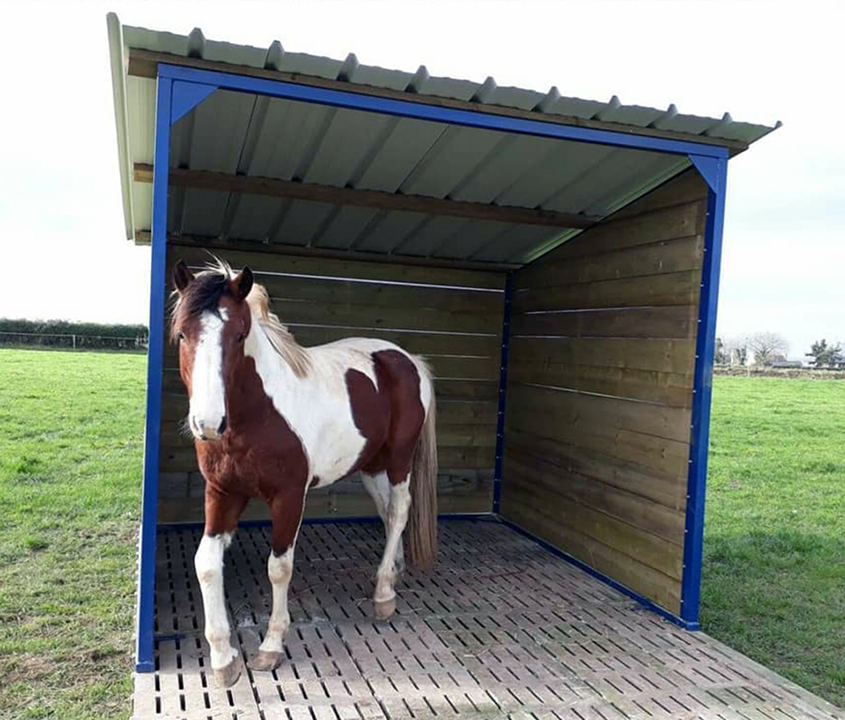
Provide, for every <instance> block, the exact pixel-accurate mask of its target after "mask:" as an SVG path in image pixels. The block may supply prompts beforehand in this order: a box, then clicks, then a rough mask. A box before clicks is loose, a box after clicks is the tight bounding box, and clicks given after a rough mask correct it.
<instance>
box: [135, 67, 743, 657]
mask: <svg viewBox="0 0 845 720" xmlns="http://www.w3.org/2000/svg"><path fill="white" fill-rule="evenodd" d="M218 89H222V90H231V91H237V92H246V93H253V94H257V95H267V96H271V97H278V98H285V99H289V100H298V101H302V102H311V103H318V104H322V105H329V106H333V107H339V108H348V109H354V110H362V111H367V112H374V113H380V114H386V115H394V116H399V117H409V118H416V119H419V120H429V121H433V122H441V123H448V124H452V125H461V126H465V127H475V128H484V129H488V130H500V131H503V132H510V133H518V134H525V135H534V136H539V137H548V138H555V139H559V140H573V141H577V142H586V143H594V144H600V145H607V146H612V147H620V148H630V149H635V150H648V151H652V152H661V153H668V154H672V155H682V156H686V157H688V158H689V159H690V161H691V162H692V163H693V165H694V166H695V167H696V168H697V169H698V170H699V172H700V173H701V175H702V176H703V177H704V178H705V180H706V181H707V183H708V185H709V187H710V198H709V203H708V222H707V231H706V238H705V255H704V270H703V273H702V287H701V300H700V306H699V332H698V339H697V344H696V363H695V384H694V390H693V392H694V396H693V411H692V428H691V450H690V471H689V480H688V498H687V514H686V541H685V545H684V573H683V581H682V600H681V616H680V617H677V616H675V615H673V614H672V613H670V612H668V611H666V610H665V609H663V608H660V607H658V606H657V605H655V604H654V603H652V602H651V601H649V600H647V599H646V598H643V597H642V596H640V595H638V594H637V593H635V592H633V591H631V590H629V589H628V588H626V587H624V586H622V585H621V584H619V583H617V582H616V581H615V580H613V579H612V578H609V577H607V576H605V575H603V574H602V573H599V572H597V571H596V570H594V569H592V568H590V567H589V566H587V565H585V564H584V563H582V562H581V561H579V560H577V559H575V558H573V557H572V556H570V555H568V554H567V553H565V552H563V551H561V550H560V549H558V548H555V547H554V546H552V545H550V544H549V543H547V542H545V541H543V540H541V539H540V538H537V537H535V536H533V535H531V534H530V533H527V532H526V531H525V530H523V529H522V528H519V527H518V526H515V525H513V524H512V523H507V521H504V522H506V524H508V525H509V526H510V527H513V528H514V529H515V530H517V531H519V532H520V533H522V534H524V535H528V536H529V537H531V538H532V539H534V540H535V541H537V542H538V543H539V544H540V545H542V546H543V547H545V548H547V549H548V550H550V551H551V552H553V553H555V554H556V555H558V556H559V557H562V558H563V559H565V560H567V561H568V562H571V563H573V564H575V565H577V566H578V567H581V568H582V569H584V570H586V571H587V572H589V573H591V574H592V575H594V576H595V577H598V578H600V579H601V580H603V581H605V582H607V583H608V584H610V585H612V586H613V587H615V588H617V589H619V590H621V591H622V592H624V593H626V594H627V595H628V596H630V597H632V598H635V599H637V600H638V601H639V602H641V603H642V604H643V605H645V606H646V607H648V608H650V609H652V610H654V611H656V612H658V613H660V614H661V615H663V616H664V617H667V618H669V619H671V620H672V621H674V622H677V623H679V624H681V625H683V626H684V627H688V628H690V629H697V628H698V607H699V584H700V579H701V546H702V538H703V530H704V487H705V479H706V473H707V448H708V437H709V421H710V396H711V387H712V372H713V355H714V349H715V337H716V333H715V330H716V302H717V297H718V284H719V264H720V257H721V240H722V222H723V214H724V190H725V175H726V168H727V159H728V154H729V153H728V150H727V148H724V147H720V146H717V145H705V144H701V143H695V142H686V141H679V140H671V139H665V138H657V137H649V136H643V135H636V134H629V133H624V132H615V131H609V130H599V129H595V128H585V127H577V126H570V125H558V124H555V123H551V122H544V121H543V120H526V119H522V118H514V117H506V116H501V115H497V114H493V113H489V112H485V111H484V110H482V109H479V110H460V109H455V108H445V107H439V106H436V105H427V104H424V103H420V102H415V101H413V100H394V99H390V98H383V97H378V96H373V95H366V94H363V93H356V92H354V91H345V90H333V89H327V88H318V87H312V86H309V85H299V84H296V83H290V82H282V81H276V80H264V79H261V78H254V77H248V76H244V75H234V74H230V73H222V72H215V71H209V70H198V69H195V68H186V67H180V66H174V65H167V64H160V65H159V66H158V87H157V99H156V122H155V129H156V130H155V133H156V134H155V164H154V168H153V228H152V259H151V269H150V342H149V351H148V359H147V417H146V427H145V451H144V475H143V478H144V480H143V491H142V510H141V535H140V548H139V577H138V582H139V588H138V606H137V625H136V627H137V638H136V662H135V668H136V670H137V671H138V672H151V671H153V670H154V668H155V664H154V662H155V661H154V643H155V635H154V630H155V627H154V619H155V550H156V532H157V502H158V479H159V478H158V474H159V449H160V447H159V446H160V429H161V391H162V372H163V363H164V337H165V307H164V304H165V293H166V279H165V264H166V253H167V199H168V179H169V178H168V175H169V173H168V170H169V166H170V129H171V127H172V125H173V124H174V123H175V122H177V121H178V120H179V119H180V118H181V117H183V116H184V115H185V114H186V113H188V112H190V111H191V110H193V109H194V108H195V107H196V106H197V105H199V103H201V102H202V101H203V100H204V99H206V98H207V97H208V96H209V95H210V94H212V93H213V92H214V91H215V90H218ZM510 296H511V277H510V275H509V277H508V281H507V286H506V291H505V316H504V324H503V329H502V371H501V376H500V387H499V390H500V393H499V417H498V423H497V438H496V440H497V442H496V471H495V481H494V498H493V513H492V515H490V514H481V515H477V516H475V515H472V516H467V517H474V518H477V519H485V518H487V519H489V518H490V517H493V518H497V513H498V511H499V503H500V491H501V461H502V454H503V450H504V444H503V443H504V412H505V395H506V392H505V390H506V383H507V358H508V339H509V338H508V336H509V314H510V313H509V310H510V305H509V303H510ZM499 519H501V518H499ZM339 520H340V519H333V520H332V521H333V522H337V521H339ZM346 520H348V519H346Z"/></svg>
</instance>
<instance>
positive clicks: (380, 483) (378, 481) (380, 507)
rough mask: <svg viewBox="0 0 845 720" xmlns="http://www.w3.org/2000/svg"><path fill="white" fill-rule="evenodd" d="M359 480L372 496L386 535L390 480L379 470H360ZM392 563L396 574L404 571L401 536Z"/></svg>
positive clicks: (403, 550) (403, 552) (403, 551)
mask: <svg viewBox="0 0 845 720" xmlns="http://www.w3.org/2000/svg"><path fill="white" fill-rule="evenodd" d="M361 481H362V482H363V483H364V488H365V489H366V490H367V492H368V493H369V494H370V497H372V499H373V502H374V503H375V506H376V511H377V512H378V516H379V517H380V518H381V521H382V522H383V523H384V532H385V536H386V535H387V531H388V522H387V510H388V507H389V506H390V480H388V478H387V473H386V472H380V473H376V474H375V475H370V474H368V473H365V472H362V473H361ZM393 563H394V567H395V569H396V572H397V573H398V574H401V573H402V572H404V570H405V549H404V547H403V545H402V542H401V538H400V542H399V544H398V545H397V547H396V556H395V557H394V560H393Z"/></svg>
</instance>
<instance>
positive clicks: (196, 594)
mask: <svg viewBox="0 0 845 720" xmlns="http://www.w3.org/2000/svg"><path fill="white" fill-rule="evenodd" d="M199 540H200V533H199V531H179V532H176V531H173V532H163V533H161V534H160V535H159V550H158V582H157V589H156V601H157V608H158V611H157V612H158V615H157V632H158V635H159V641H158V651H157V670H156V672H155V673H147V674H141V675H136V678H135V695H134V716H133V717H134V718H136V719H137V720H147V719H148V718H155V719H157V720H162V719H163V718H184V719H185V720H194V719H197V720H206V719H207V718H214V720H218V719H226V720H231V719H240V720H245V719H247V718H248V719H250V720H258V719H263V720H272V719H274V718H285V719H290V720H300V719H301V720H347V719H349V720H352V719H353V718H354V719H357V720H370V719H372V720H376V719H378V718H382V719H386V718H390V719H398V718H441V717H443V718H453V717H455V718H514V719H515V718H520V719H522V718H525V719H526V720H529V719H530V720H552V719H558V718H560V719H563V718H566V719H570V720H624V719H626V718H629V719H630V718H638V719H639V718H647V719H648V720H653V719H657V718H673V719H678V718H682V719H689V720H692V719H693V718H702V719H710V718H713V719H716V718H718V719H721V720H731V719H733V718H737V719H738V720H740V719H741V720H790V719H792V720H797V719H798V718H827V719H830V718H845V714H842V713H841V712H840V711H838V710H836V709H835V708H834V707H833V706H831V705H828V704H826V703H825V702H824V701H822V700H820V699H819V698H816V697H815V696H813V695H811V694H810V693H807V692H805V691H803V690H801V689H800V688H798V687H797V686H795V685H793V684H791V683H789V682H787V681H786V680H784V679H782V678H780V677H778V676H777V675H775V674H774V673H771V672H769V671H766V670H764V669H763V668H760V667H759V666H756V665H754V664H753V663H752V662H751V661H749V660H748V659H747V658H744V657H743V656H741V655H739V654H738V653H735V652H733V651H731V650H729V649H727V648H725V647H724V646H722V645H721V644H719V643H717V642H715V641H714V640H712V639H711V638H708V637H707V636H706V635H704V634H701V633H690V632H685V631H683V630H681V629H679V628H677V627H675V626H674V625H672V624H670V623H669V622H667V621H665V620H662V619H661V618H659V617H658V616H656V615H654V614H652V613H650V612H647V611H644V610H642V609H641V608H640V606H639V605H637V604H636V603H634V602H633V601H631V600H629V599H628V598H626V597H625V596H623V595H621V594H620V593H618V592H616V591H614V590H612V589H611V588H609V587H607V586H606V585H604V584H603V583H601V582H599V581H598V580H595V579H594V578H592V577H590V576H589V575H587V574H586V573H584V572H583V571H581V570H579V569H577V568H575V567H573V566H570V565H569V564H567V563H565V562H563V561H562V560H560V559H559V558H557V557H555V556H554V555H552V554H550V553H548V552H546V551H545V550H543V549H542V548H540V547H539V546H538V545H536V544H535V543H533V542H531V541H530V540H528V539H526V538H524V537H522V536H521V535H519V534H517V533H515V532H514V531H512V530H510V529H509V528H507V527H506V526H504V525H501V524H499V523H495V522H483V521H471V520H468V521H458V520H452V521H445V522H441V524H440V543H441V544H440V547H441V552H440V563H439V565H438V567H437V569H436V571H435V572H434V573H432V574H431V575H430V576H424V575H420V574H418V573H416V572H414V571H408V572H407V573H406V575H405V577H404V579H403V580H402V581H401V582H400V584H399V586H398V602H397V612H396V614H395V615H394V617H393V618H392V619H391V620H390V621H388V622H377V621H375V620H374V619H373V618H372V605H371V602H370V600H369V597H370V594H371V592H372V576H373V573H374V570H375V567H376V565H377V563H378V559H379V557H380V554H381V550H382V545H383V532H382V529H381V525H376V524H372V523H366V524H360V523H359V524H353V523H338V524H321V525H306V526H304V527H303V529H302V533H301V536H300V540H299V543H298V546H297V551H296V555H297V559H296V567H295V571H294V579H293V582H292V585H291V593H290V597H291V602H290V610H291V616H292V618H293V625H292V627H291V629H290V631H289V633H288V636H287V642H286V650H287V654H288V660H287V662H285V663H284V664H283V665H282V666H281V667H279V668H278V669H277V670H276V671H275V672H273V673H252V672H249V671H248V672H247V673H246V674H244V675H243V676H242V677H241V678H240V680H238V682H237V683H236V684H235V686H234V687H232V688H231V689H230V690H228V691H227V690H219V689H217V688H215V687H214V686H213V682H212V680H211V676H210V668H209V664H208V648H207V645H206V643H205V639H204V638H203V637H202V600H201V596H200V591H199V587H198V585H197V580H196V576H195V573H194V570H193V555H194V552H195V551H196V547H197V544H198V543H199ZM268 553H269V530H268V529H265V528H245V529H241V530H240V531H239V532H238V534H237V536H236V540H235V542H234V543H233V545H232V548H231V549H230V551H229V554H228V555H227V560H226V571H225V578H226V591H227V598H228V603H229V609H230V612H231V616H232V618H233V619H234V622H235V626H236V630H235V637H236V639H237V641H238V642H239V643H240V648H241V650H242V652H243V653H244V654H245V655H246V656H247V657H251V656H252V655H253V654H254V653H255V652H256V650H257V648H258V645H259V644H260V642H261V638H262V634H263V632H264V630H265V629H266V626H267V620H268V617H269V612H270V585H269V582H268V580H267V577H266V560H267V555H268Z"/></svg>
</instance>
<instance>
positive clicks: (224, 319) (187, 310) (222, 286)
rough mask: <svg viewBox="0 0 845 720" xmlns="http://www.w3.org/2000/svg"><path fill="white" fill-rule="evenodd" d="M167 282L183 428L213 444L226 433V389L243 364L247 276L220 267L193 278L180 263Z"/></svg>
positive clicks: (249, 284)
mask: <svg viewBox="0 0 845 720" xmlns="http://www.w3.org/2000/svg"><path fill="white" fill-rule="evenodd" d="M173 282H174V284H175V286H176V293H177V295H178V300H177V302H176V307H175V308H174V311H173V319H172V323H171V338H172V339H173V340H174V341H175V342H178V344H179V374H180V375H181V376H182V381H183V382H184V383H185V387H186V388H187V389H188V397H189V398H190V412H189V415H188V424H189V426H190V428H191V432H192V433H193V435H194V437H196V438H197V439H199V440H216V439H218V438H219V437H220V436H221V435H222V434H223V433H224V432H225V430H226V406H227V404H226V388H227V387H231V386H232V384H233V383H232V382H231V381H232V379H233V378H234V377H235V376H236V374H237V372H238V369H239V367H240V366H241V365H242V363H243V362H244V360H245V355H244V342H245V340H246V337H247V335H249V331H250V329H251V327H252V316H251V313H250V309H249V305H248V304H247V302H246V298H247V295H249V292H250V290H251V289H252V271H251V270H250V269H249V268H248V267H245V268H244V269H243V270H241V272H240V273H238V274H237V275H233V273H232V272H231V271H230V270H229V268H228V267H227V266H225V265H223V264H222V263H221V265H220V267H218V268H214V269H209V270H204V271H202V272H200V273H197V274H196V275H194V274H193V273H192V272H191V270H190V269H189V268H188V266H187V265H186V264H185V263H184V262H183V261H181V260H180V261H179V262H178V263H176V267H175V268H174V269H173Z"/></svg>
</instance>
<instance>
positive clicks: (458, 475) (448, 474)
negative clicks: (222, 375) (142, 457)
mask: <svg viewBox="0 0 845 720" xmlns="http://www.w3.org/2000/svg"><path fill="white" fill-rule="evenodd" d="M177 242H178V241H177ZM215 252H216V254H217V255H218V256H220V257H221V258H223V259H224V260H227V261H228V262H230V263H231V264H232V266H233V267H235V268H240V267H242V266H243V265H249V266H250V267H251V268H252V269H253V271H255V272H256V281H257V282H259V283H261V284H263V285H265V286H266V288H267V290H268V292H269V293H270V297H271V300H272V306H273V311H274V312H275V313H277V314H278V315H279V317H280V318H281V320H282V322H284V323H286V324H287V325H288V326H289V328H290V329H291V330H292V331H293V332H294V335H295V336H296V338H297V340H298V341H299V342H300V343H302V344H303V345H318V344H321V343H326V342H330V341H332V340H338V339H340V338H345V337H354V336H364V337H378V338H384V339H387V340H391V341H393V342H396V343H398V344H399V345H401V346H402V347H404V348H405V349H406V350H408V351H410V352H413V353H417V354H421V355H424V356H425V357H426V358H427V359H428V360H429V362H430V364H431V366H432V368H433V370H434V373H435V376H436V393H437V404H438V407H437V410H438V415H437V425H438V427H437V431H438V450H439V459H440V468H441V475H440V483H439V494H440V511H441V512H489V511H490V508H491V507H492V477H493V465H494V456H495V443H496V416H497V393H498V379H499V363H500V343H501V329H502V311H503V307H504V295H503V290H504V282H505V276H504V274H503V273H499V272H486V271H475V270H457V269H450V268H430V267H419V266H407V265H390V264H385V263H368V262H358V261H340V260H330V259H325V258H315V257H305V256H288V255H277V254H273V253H271V252H256V251H249V250H238V251H227V250H219V251H217V250H216V251H215ZM180 258H181V259H184V260H185V261H186V262H187V263H188V264H189V265H191V266H196V267H199V266H201V265H203V264H205V263H206V262H208V260H209V256H208V254H207V253H206V252H205V251H203V250H200V249H198V248H197V247H195V246H190V247H189V246H180V245H178V244H175V243H171V244H170V245H169V247H168V253H167V273H168V287H169V286H170V281H169V278H170V276H171V270H172V267H173V265H174V264H175V262H176V261H177V260H178V259H180ZM362 280H363V281H365V282H361V281H362ZM164 375H165V377H164V398H163V402H162V431H161V446H162V450H161V457H160V472H161V483H160V492H159V522H160V523H169V522H182V521H190V520H200V519H202V512H203V508H202V495H203V487H204V485H203V479H202V476H201V475H200V474H199V472H198V469H197V465H196V457H195V454H194V449H193V443H192V441H191V440H190V439H189V438H187V437H186V436H185V435H184V434H183V433H181V432H180V430H179V423H180V421H181V420H182V419H183V418H184V417H185V416H186V414H187V408H188V405H187V396H186V393H185V390H184V387H183V385H182V381H181V379H180V378H179V373H178V356H177V352H176V348H175V346H173V345H171V344H169V343H168V344H167V345H166V350H165V370H164ZM374 512H375V508H374V507H373V505H372V501H371V500H370V497H369V496H368V495H367V494H366V492H365V491H364V489H363V486H362V485H361V483H360V480H358V479H357V478H349V479H345V480H342V481H340V482H337V483H335V484H334V485H332V486H330V487H329V488H326V489H324V490H320V489H317V490H315V491H313V492H311V493H309V496H308V502H307V508H306V514H307V517H344V516H362V515H373V514H374ZM244 517H246V518H264V517H267V515H266V510H265V508H264V507H263V503H261V502H260V501H254V502H251V503H250V505H249V506H248V508H247V511H246V513H245V516H244Z"/></svg>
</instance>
